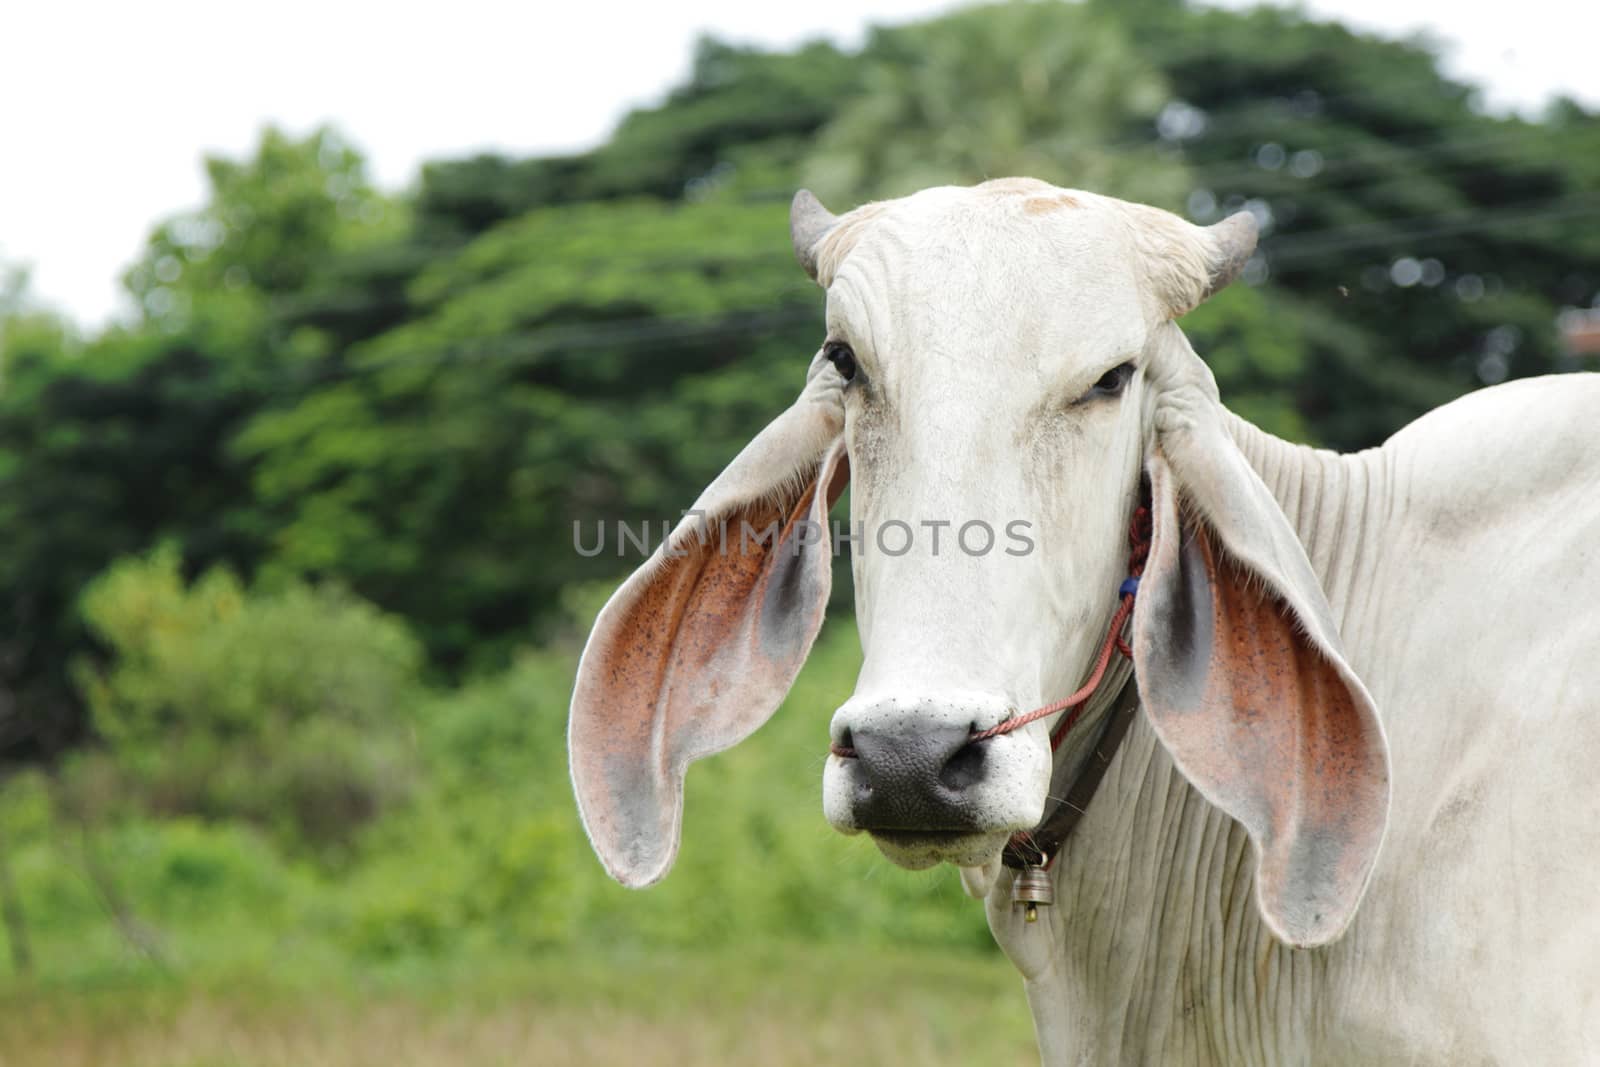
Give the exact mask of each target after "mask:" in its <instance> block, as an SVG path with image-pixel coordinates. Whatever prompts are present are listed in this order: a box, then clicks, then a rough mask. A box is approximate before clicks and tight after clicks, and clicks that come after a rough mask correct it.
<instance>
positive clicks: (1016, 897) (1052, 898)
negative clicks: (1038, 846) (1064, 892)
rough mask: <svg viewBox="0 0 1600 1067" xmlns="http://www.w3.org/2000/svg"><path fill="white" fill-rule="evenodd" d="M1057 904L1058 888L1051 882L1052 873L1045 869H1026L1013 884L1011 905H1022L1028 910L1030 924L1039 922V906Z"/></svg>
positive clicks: (1027, 916)
mask: <svg viewBox="0 0 1600 1067" xmlns="http://www.w3.org/2000/svg"><path fill="white" fill-rule="evenodd" d="M1055 902H1056V888H1055V886H1054V885H1052V884H1051V882H1050V872H1049V871H1047V870H1045V869H1044V868H1043V867H1024V868H1023V869H1022V870H1021V871H1020V872H1018V874H1017V876H1016V878H1014V879H1012V882H1011V904H1012V906H1013V907H1015V906H1016V905H1018V904H1021V905H1022V906H1023V907H1025V908H1026V909H1027V915H1026V918H1027V920H1028V922H1031V923H1032V922H1038V921H1039V905H1041V904H1043V905H1045V906H1047V907H1048V906H1049V905H1051V904H1054V903H1055Z"/></svg>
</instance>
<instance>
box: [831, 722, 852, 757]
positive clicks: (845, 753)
mask: <svg viewBox="0 0 1600 1067" xmlns="http://www.w3.org/2000/svg"><path fill="white" fill-rule="evenodd" d="M828 751H829V752H831V753H833V754H834V755H835V756H838V757H839V758H840V759H855V757H856V741H855V738H854V737H852V736H851V734H850V728H849V727H845V731H844V733H843V734H841V735H839V740H837V741H835V742H833V743H832V744H830V745H829V746H828Z"/></svg>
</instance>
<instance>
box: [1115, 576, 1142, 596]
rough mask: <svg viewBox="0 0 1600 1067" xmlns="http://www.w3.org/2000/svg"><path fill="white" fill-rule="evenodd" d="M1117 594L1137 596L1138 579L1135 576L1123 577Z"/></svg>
mask: <svg viewBox="0 0 1600 1067" xmlns="http://www.w3.org/2000/svg"><path fill="white" fill-rule="evenodd" d="M1117 595H1118V596H1138V595H1139V579H1137V578H1124V579H1122V588H1120V589H1118V590H1117Z"/></svg>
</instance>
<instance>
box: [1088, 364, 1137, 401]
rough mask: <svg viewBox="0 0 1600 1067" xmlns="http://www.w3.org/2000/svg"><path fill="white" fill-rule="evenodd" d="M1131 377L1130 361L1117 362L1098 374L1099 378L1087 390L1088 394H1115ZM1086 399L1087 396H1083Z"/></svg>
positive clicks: (1131, 367) (1131, 365)
mask: <svg viewBox="0 0 1600 1067" xmlns="http://www.w3.org/2000/svg"><path fill="white" fill-rule="evenodd" d="M1132 377H1133V364H1132V363H1119V364H1117V365H1116V366H1115V367H1112V368H1111V369H1110V370H1108V371H1106V372H1105V373H1104V374H1102V375H1100V380H1099V381H1097V382H1095V383H1094V386H1093V387H1092V388H1091V389H1090V390H1089V396H1116V395H1117V394H1118V393H1120V392H1122V390H1123V387H1124V386H1126V385H1127V384H1128V379H1129V378H1132ZM1085 399H1087V397H1086V398H1085Z"/></svg>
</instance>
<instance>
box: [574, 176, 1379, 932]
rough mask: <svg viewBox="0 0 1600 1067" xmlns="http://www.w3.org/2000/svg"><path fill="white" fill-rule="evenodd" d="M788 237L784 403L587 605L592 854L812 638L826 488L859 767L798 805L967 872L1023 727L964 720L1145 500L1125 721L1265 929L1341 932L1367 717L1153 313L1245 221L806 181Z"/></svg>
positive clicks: (1031, 196)
mask: <svg viewBox="0 0 1600 1067" xmlns="http://www.w3.org/2000/svg"><path fill="white" fill-rule="evenodd" d="M791 224H792V231H793V238H794V242H795V248H796V252H797V254H798V256H799V258H800V261H801V263H802V264H803V265H804V266H805V268H806V269H807V271H808V272H809V273H810V274H811V275H812V276H813V277H814V278H815V279H816V280H817V281H818V282H819V283H820V284H821V285H822V286H823V287H824V288H825V289H826V290H827V294H828V301H827V324H826V330H827V333H826V339H825V341H824V343H823V346H822V348H821V350H820V351H819V352H818V353H817V355H816V356H815V357H814V358H813V360H812V363H811V367H810V370H809V372H808V375H807V384H806V387H805V389H804V391H803V392H802V393H801V395H800V398H799V400H798V401H797V402H796V403H795V405H794V406H793V407H791V408H790V409H789V410H788V411H786V412H784V413H783V414H782V415H780V416H779V417H778V418H777V419H776V420H775V421H774V422H773V423H772V424H771V425H770V426H768V427H767V429H766V430H764V431H763V432H762V433H761V434H760V435H759V436H758V437H756V439H755V440H754V441H752V442H751V444H750V445H749V446H748V447H747V448H746V449H745V450H744V451H743V452H742V453H740V455H739V456H738V457H737V458H736V459H735V460H734V461H733V463H732V464H731V465H730V466H729V467H728V469H727V470H726V471H724V472H723V474H722V475H721V476H720V477H719V478H718V479H717V480H716V481H715V482H713V483H712V485H711V486H710V487H709V488H708V489H707V490H706V491H705V493H704V494H703V495H702V497H701V499H700V500H699V501H698V502H697V504H696V506H695V509H694V512H693V513H692V514H691V517H690V518H689V519H686V520H685V521H684V523H682V524H681V525H680V526H679V527H678V529H677V530H676V531H675V532H674V534H673V535H672V537H671V538H670V539H669V540H668V542H667V544H666V545H664V546H663V548H662V549H661V550H660V551H659V552H658V553H657V554H656V556H655V557H653V558H652V559H651V560H650V561H649V562H648V563H647V564H646V565H645V566H644V567H642V568H641V569H640V570H639V571H638V572H637V573H635V574H634V575H633V577H631V578H630V579H629V580H628V581H627V582H626V583H625V584H624V585H623V586H622V587H621V588H620V589H619V590H618V592H617V593H616V595H615V596H614V597H613V598H612V599H611V601H610V603H608V604H607V606H606V607H605V609H604V611H603V612H602V613H601V615H600V617H599V619H598V620H597V622H596V624H595V629H594V633H593V634H592V636H591V638H590V641H589V644H588V647H587V648H586V649H585V652H584V657H583V661H582V664H581V666H580V669H579V675H578V681H577V687H576V690H575V692H574V695H573V705H572V720H571V726H570V733H569V739H570V748H571V757H572V771H573V781H574V784H575V787H576V790H577V794H578V799H579V806H580V808H581V810H582V813H583V817H584V822H585V825H586V827H587V828H588V831H589V834H590V838H591V840H592V841H593V843H594V845H595V848H596V851H597V852H598V853H599V855H600V857H601V859H602V861H603V862H604V863H605V864H606V867H607V869H608V870H609V871H610V872H611V873H612V875H613V876H615V877H616V878H617V879H618V880H620V881H622V882H623V883H625V884H629V885H644V884H648V883H650V882H652V881H654V880H656V879H658V878H659V877H661V876H662V875H663V874H664V873H665V872H666V870H667V868H668V867H669V866H670V864H671V862H672V858H673V855H674V854H675V851H676V848H677V840H678V832H679V827H678V823H679V818H680V814H681V808H682V793H681V789H682V780H683V774H684V770H685V768H686V766H687V764H688V763H689V762H690V761H692V760H694V759H696V758H699V757H700V756H704V755H707V754H709V753H712V752H715V751H719V750H721V749H723V748H726V747H728V746H729V745H732V744H733V743H735V742H737V741H738V740H740V739H742V738H743V737H745V736H747V735H748V734H749V733H750V732H751V731H753V730H754V729H755V728H756V727H757V726H759V725H760V724H761V723H762V722H763V721H765V719H766V718H767V717H768V716H769V715H770V714H771V713H772V712H773V710H774V709H775V708H776V707H777V705H778V704H779V703H780V702H781V700H782V699H783V696H784V694H785V693H786V692H787V690H788V688H789V685H790V683H791V682H792V681H793V679H794V676H795V674H796V673H797V672H798V670H799V668H800V666H801V664H802V662H803V661H804V659H805V656H806V654H807V651H808V650H809V648H810V645H811V642H812V640H813V638H814V637H815V635H816V632H817V629H818V627H819V626H820V624H821V620H822V614H823V608H824V605H825V603H826V601H827V597H828V591H829V566H828V564H829V557H830V546H829V542H828V536H827V530H826V528H825V521H824V520H825V519H826V516H827V512H828V508H829V507H830V506H831V504H832V503H833V500H834V499H835V498H836V497H837V495H838V494H839V493H840V492H841V491H842V489H843V487H844V484H845V482H846V480H851V481H852V492H851V509H850V510H851V514H850V518H849V525H850V532H851V538H852V552H853V562H854V578H855V592H856V613H857V620H858V624H859V627H860V632H861V640H862V646H863V650H864V652H865V661H864V664H863V667H862V670H861V674H860V677H859V679H858V681H857V685H856V690H855V694H854V695H853V696H852V697H851V699H850V700H849V701H847V702H846V703H845V704H844V705H843V706H842V707H840V708H839V709H838V710H837V712H836V713H835V715H834V717H833V722H832V727H831V729H832V737H833V740H834V742H835V743H836V744H838V745H842V746H847V747H848V748H849V749H852V750H853V752H854V754H853V755H852V756H849V757H840V756H832V757H830V758H829V760H828V764H827V767H826V770H825V772H824V785H823V797H824V809H825V814H826V815H827V818H828V820H829V821H830V822H831V823H832V824H833V825H834V826H835V827H837V828H838V829H840V830H842V831H845V832H851V833H853V832H859V831H866V832H868V833H870V834H872V835H873V837H874V839H875V840H876V841H877V842H878V844H879V846H880V848H882V850H883V851H884V853H885V854H886V855H887V856H888V857H889V858H890V859H891V860H893V861H894V862H896V863H899V864H901V865H902V866H907V867H925V866H929V865H932V864H934V863H939V862H952V863H956V864H958V865H962V866H976V865H981V864H984V863H986V862H988V861H991V860H992V859H993V858H994V857H995V856H996V855H997V854H998V853H999V851H1000V849H1001V848H1002V846H1003V845H1004V843H1005V841H1006V840H1007V838H1008V837H1009V835H1010V834H1012V833H1013V832H1014V831H1017V830H1021V829H1026V828H1029V827H1032V826H1033V825H1035V824H1036V823H1037V822H1038V821H1039V819H1040V818H1041V816H1042V814H1043V813H1044V810H1045V803H1046V796H1047V793H1048V791H1049V786H1050V781H1051V775H1052V771H1053V762H1052V754H1051V749H1050V744H1049V731H1050V729H1051V726H1052V725H1053V724H1052V723H1051V722H1050V721H1049V720H1041V721H1039V722H1036V723H1034V724H1032V725H1030V726H1028V727H1025V728H1023V729H1019V730H1016V731H1014V732H1011V733H1005V734H1001V735H999V736H995V737H992V738H990V739H988V740H985V741H980V742H974V741H972V740H971V738H972V735H973V734H975V733H977V732H979V731H982V730H985V729H987V728H988V727H991V726H994V725H995V724H997V723H999V722H1001V721H1003V720H1005V719H1006V718H1008V717H1010V716H1012V715H1014V714H1016V713H1017V712H1018V711H1019V709H1020V710H1026V709H1028V708H1032V707H1035V706H1038V705H1042V704H1044V703H1047V702H1049V701H1051V700H1053V699H1055V698H1057V697H1059V696H1062V695H1064V694H1066V693H1068V692H1070V691H1072V690H1074V689H1076V688H1077V687H1078V686H1079V684H1080V683H1081V682H1082V680H1083V678H1084V676H1085V674H1086V673H1087V671H1088V668H1089V666H1090V662H1091V660H1092V658H1093V657H1094V654H1095V653H1096V651H1097V649H1098V646H1099V643H1100V641H1101V639H1102V637H1103V636H1104V633H1105V628H1106V626H1107V623H1108V621H1109V619H1110V616H1111V614H1112V611H1113V610H1114V608H1115V606H1116V590H1117V587H1118V584H1119V582H1120V581H1121V579H1122V577H1123V575H1124V568H1125V567H1126V563H1127V538H1126V532H1125V531H1126V529H1127V523H1128V520H1129V515H1130V513H1131V511H1132V509H1133V508H1134V506H1135V504H1136V501H1137V499H1138V497H1139V493H1140V489H1141V485H1142V484H1148V487H1149V491H1150V493H1151V498H1152V506H1153V511H1154V519H1155V536H1154V544H1153V549H1152V553H1151V559H1150V564H1149V569H1148V571H1147V574H1146V577H1145V580H1144V586H1143V588H1142V590H1141V593H1140V596H1139V601H1138V606H1137V609H1136V611H1135V615H1134V622H1133V647H1134V655H1135V669H1136V673H1137V679H1138V686H1139V693H1140V697H1141V700H1142V703H1143V706H1144V709H1145V712H1146V715H1147V716H1148V718H1149V720H1150V722H1151V724H1152V726H1153V727H1154V728H1155V730H1156V732H1157V735H1158V736H1159V738H1160V739H1161V741H1162V742H1163V743H1164V744H1165V746H1166V747H1167V749H1168V750H1169V752H1170V753H1171V754H1172V757H1173V759H1174V761H1175V763H1176V765H1177V766H1178V767H1179V769H1180V770H1181V771H1182V772H1183V773H1184V774H1185V775H1186V776H1187V777H1188V778H1189V780H1190V781H1191V782H1193V783H1194V785H1195V786H1196V787H1197V788H1198V789H1199V790H1200V791H1201V792H1202V793H1203V794H1204V795H1205V796H1206V797H1207V798H1208V799H1210V800H1211V801H1212V802H1213V803H1215V804H1217V805H1218V806H1219V807H1221V808H1222V809H1223V810H1225V811H1227V812H1228V813H1229V814H1230V815H1232V816H1233V817H1234V818H1236V819H1238V820H1239V821H1240V822H1241V823H1242V824H1243V825H1244V826H1245V828H1246V829H1247V830H1248V831H1249V833H1250V835H1251V837H1252V839H1253V840H1254V841H1255V843H1256V846H1257V849H1258V853H1259V861H1260V866H1259V869H1258V880H1257V885H1258V899H1259V903H1260V907H1261V911H1262V914H1263V916H1264V917H1265V918H1266V920H1267V922H1268V923H1269V925H1270V926H1271V927H1272V928H1273V929H1274V931H1275V932H1277V933H1278V934H1279V935H1280V936H1281V937H1283V938H1285V939H1286V940H1289V941H1291V942H1293V943H1297V944H1314V943H1319V942H1322V941H1326V940H1329V939H1331V938H1333V937H1335V936H1337V935H1338V933H1339V932H1340V931H1341V930H1342V929H1343V928H1344V926H1345V924H1346V923H1347V922H1348V920H1349V918H1350V916H1351V914H1352V913H1353V911H1354V909H1355V906H1356V904H1357V902H1358V900H1359V898H1360V895H1361V892H1362V890H1363V889H1364V887H1365V884H1366V881H1367V877H1368V875H1369V873H1370V870H1371V866H1372V863H1373V860H1374V858H1375V855H1376V850H1377V847H1378V843H1379V840H1380V839H1381V837H1382V831H1383V826H1384V821H1385V816H1386V810H1387V798H1388V777H1387V756H1386V750H1385V747H1384V740H1383V735H1382V731H1381V728H1380V726H1379V725H1378V721H1377V718H1376V716H1375V713H1374V710H1373V707H1372V703H1371V700H1370V698H1369V697H1368V695H1367V693H1366V691H1365V689H1364V688H1363V686H1362V684H1361V682H1360V681H1359V680H1358V679H1357V678H1356V676H1355V675H1354V673H1353V672H1352V671H1351V669H1350V667H1349V666H1348V664H1347V663H1346V662H1345V660H1344V657H1343V655H1342V652H1341V650H1340V645H1339V638H1338V633H1337V628H1336V626H1335V624H1334V622H1333V621H1332V619H1331V617H1330V613H1329V609H1328V606H1327V603H1326V600H1325V598H1324V596H1323V594H1322V591H1321V589H1320V588H1319V586H1318V583H1317V580H1316V578H1315V575H1314V574H1313V572H1312V570H1311V568H1310V565H1309V563H1308V562H1307V560H1306V556H1305V553H1304V551H1303V549H1302V548H1301V546H1300V543H1299V541H1298V540H1297V538H1296V537H1295V535H1294V533H1293V531H1292V530H1291V528H1290V527H1289V524H1288V521H1287V520H1286V519H1285V517H1284V515H1283V514H1282V512H1281V511H1280V510H1279V508H1278V505H1277V503H1276V502H1275V501H1274V499H1273V498H1272V496H1271V495H1270V493H1269V492H1268V491H1267V489H1266V488H1265V486H1264V485H1263V484H1262V482H1261V481H1260V479H1259V478H1258V477H1257V476H1256V475H1255V473H1254V472H1253V471H1252V470H1251V469H1250V467H1249V466H1248V464H1247V463H1246V462H1245V460H1244V458H1243V456H1242V454H1241V453H1240V452H1239V451H1238V450H1237V448H1236V447H1235V445H1234V444H1233V442H1232V439H1231V438H1230V437H1229V435H1228V433H1227V431H1226V428H1225V418H1226V417H1227V416H1226V415H1225V412H1224V410H1223V408H1222V406H1221V404H1220V403H1219V401H1218V398H1217V392H1216V387H1215V384H1214V382H1213V380H1212V378H1211V375H1210V372H1209V371H1208V370H1207V368H1206V367H1205V365H1204V363H1202V362H1201V361H1200V359H1199V358H1198V357H1197V356H1196V355H1195V354H1194V352H1193V351H1192V349H1190V347H1189V345H1188V343H1187V341H1186V340H1185V338H1184V337H1183V334H1182V333H1181V332H1180V331H1179V329H1178V328H1177V326H1176V325H1174V323H1173V320H1174V319H1175V318H1176V317H1177V316H1179V315H1181V314H1183V313H1184V312H1186V311H1188V310H1189V309H1190V308H1192V307H1194V306H1195V305H1196V304H1197V303H1199V302H1200V301H1201V300H1203V299H1204V298H1205V297H1207V296H1208V295H1210V294H1211V293H1213V292H1215V291H1216V290H1217V289H1219V288H1221V287H1222V286H1224V285H1226V284H1227V283H1228V281H1229V280H1231V279H1232V277H1233V276H1234V275H1235V274H1236V273H1237V272H1238V270H1239V269H1240V267H1241V266H1242V264H1243V263H1244V261H1245V260H1246V259H1247V257H1248V256H1249V254H1250V252H1251V251H1252V249H1253V247H1254V242H1255V227H1254V224H1253V223H1252V221H1251V220H1250V217H1249V216H1248V215H1238V216H1234V217H1232V218H1230V219H1227V220H1225V221H1223V222H1221V223H1218V224H1217V225H1215V226H1211V227H1209V228H1201V227H1196V226H1192V225H1190V224H1189V223H1187V222H1184V221H1182V220H1181V219H1179V218H1177V217H1176V216H1173V215H1170V214H1168V213H1166V212H1163V211H1159V210H1156V209H1153V208H1147V207H1143V206H1139V205H1134V204H1128V203H1124V202H1121V201H1117V200H1112V199H1109V198H1105V197H1100V196H1095V195H1092V194H1088V193H1081V192H1068V191H1064V190H1060V189H1056V188H1054V187H1051V186H1048V185H1045V184H1043V183H1039V182H1033V181H1025V180H1017V179H1010V180H1005V181H995V182H989V183H986V184H984V185H981V186H978V187H976V188H971V189H961V188H942V189H930V190H927V191H925V192H922V193H918V194H916V195H915V196H911V197H907V198H905V199H902V200H896V201H891V202H887V203H879V204H870V205H867V206H865V207H862V208H859V209H857V210H856V211H854V212H851V213H850V214H848V215H845V216H843V217H842V218H835V217H834V216H832V215H829V214H828V213H827V212H826V211H825V210H824V209H823V208H822V207H821V205H820V204H818V203H817V202H816V200H815V199H814V198H812V197H811V196H810V194H808V193H805V192H802V193H801V194H800V195H798V196H797V197H796V198H795V204H794V209H793V214H792V219H791Z"/></svg>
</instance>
